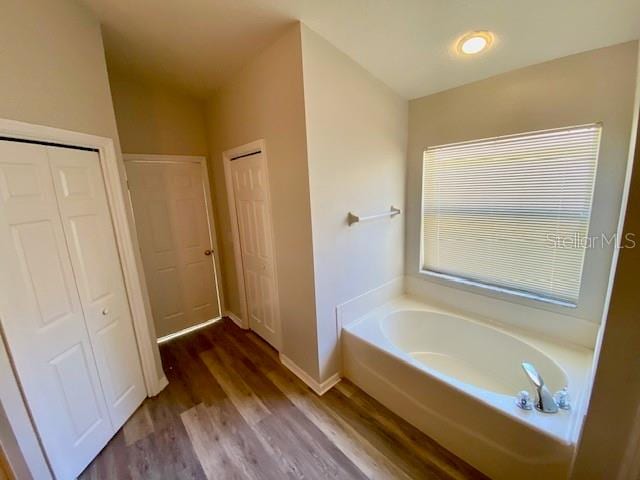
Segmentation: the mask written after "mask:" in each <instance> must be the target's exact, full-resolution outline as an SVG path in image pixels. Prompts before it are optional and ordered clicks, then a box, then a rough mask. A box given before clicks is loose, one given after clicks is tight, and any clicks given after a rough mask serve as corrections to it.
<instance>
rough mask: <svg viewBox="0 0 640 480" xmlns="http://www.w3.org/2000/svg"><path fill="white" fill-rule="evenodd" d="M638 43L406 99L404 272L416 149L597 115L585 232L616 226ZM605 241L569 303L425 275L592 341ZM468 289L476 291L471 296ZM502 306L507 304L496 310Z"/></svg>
mask: <svg viewBox="0 0 640 480" xmlns="http://www.w3.org/2000/svg"><path fill="white" fill-rule="evenodd" d="M637 50H638V43H637V42H629V43H625V44H621V45H617V46H613V47H608V48H603V49H599V50H593V51H590V52H586V53H582V54H578V55H572V56H569V57H565V58H561V59H557V60H553V61H550V62H546V63H541V64H538V65H533V66H530V67H526V68H522V69H519V70H515V71H512V72H508V73H505V74H502V75H498V76H496V77H492V78H489V79H487V80H483V81H479V82H475V83H472V84H469V85H465V86H462V87H459V88H455V89H452V90H447V91H445V92H441V93H437V94H434V95H431V96H428V97H424V98H420V99H417V100H413V101H411V102H410V104H409V148H408V181H407V199H408V202H407V228H406V248H407V255H406V265H405V268H406V271H407V273H408V274H409V275H412V276H414V277H424V276H423V275H420V274H419V273H418V268H419V241H420V240H419V237H420V222H421V221H420V214H421V213H420V212H421V202H420V201H419V200H418V199H419V198H420V192H421V188H422V185H421V178H422V152H423V150H424V148H425V147H427V146H431V145H440V144H446V143H451V142H459V141H465V140H473V139H478V138H484V137H492V136H497V135H506V134H513V133H519V132H527V131H533V130H542V129H549V128H556V127H565V126H571V125H580V124H585V123H592V122H602V124H603V135H602V142H601V150H600V157H599V165H598V171H597V179H596V182H597V184H596V190H595V197H594V209H593V212H592V218H591V232H590V233H591V234H597V233H599V232H607V233H613V232H615V231H616V227H617V222H618V218H619V212H620V202H621V195H622V187H623V184H624V180H625V172H626V165H627V159H628V146H629V144H628V142H629V138H630V134H631V126H632V119H633V101H634V92H635V78H636V77H635V74H636V63H637ZM612 254H613V248H612V247H609V248H598V249H591V250H589V251H588V252H587V259H586V261H585V268H584V275H583V290H582V295H581V298H580V301H579V304H578V307H577V308H576V309H568V308H564V309H562V308H561V307H553V306H545V305H542V304H540V303H539V302H538V303H534V302H533V301H530V300H522V301H520V300H514V299H509V300H510V301H509V303H507V302H496V300H495V298H498V299H500V298H502V299H504V298H505V297H504V296H503V297H500V296H499V295H498V296H497V297H496V296H495V295H493V297H494V298H489V296H491V295H489V294H484V295H478V294H476V293H477V290H472V289H469V288H467V289H466V290H465V288H464V287H458V288H449V287H448V286H447V285H448V284H447V283H446V282H444V281H438V280H437V279H429V280H427V279H425V280H424V281H425V283H426V285H427V286H425V289H429V291H430V292H431V293H432V295H433V296H434V297H436V298H437V299H438V300H439V301H440V302H441V303H445V304H448V305H452V306H456V307H458V308H461V309H464V308H473V309H474V310H475V311H476V313H480V312H482V313H483V314H485V315H487V316H490V317H492V318H498V319H500V320H504V321H511V322H517V323H518V324H519V325H520V326H523V327H526V328H531V329H539V330H542V331H544V332H545V333H546V334H557V335H559V336H563V337H564V338H569V339H570V340H572V341H574V342H576V343H581V344H584V345H585V346H590V347H593V344H594V341H595V337H596V334H597V328H598V325H597V324H598V322H599V321H600V317H601V315H602V310H603V305H604V300H605V293H606V286H607V282H608V278H609V271H610V265H611V257H612ZM473 292H476V293H473ZM504 305H509V306H508V308H504Z"/></svg>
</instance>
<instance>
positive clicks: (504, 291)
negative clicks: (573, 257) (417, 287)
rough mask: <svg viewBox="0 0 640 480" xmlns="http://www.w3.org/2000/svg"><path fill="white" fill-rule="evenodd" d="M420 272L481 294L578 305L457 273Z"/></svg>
mask: <svg viewBox="0 0 640 480" xmlns="http://www.w3.org/2000/svg"><path fill="white" fill-rule="evenodd" d="M419 273H420V274H421V275H423V276H425V277H429V278H437V279H440V280H443V281H444V282H443V283H445V284H446V285H448V286H450V287H452V288H457V287H460V286H464V287H467V288H465V290H467V289H468V290H472V291H473V292H475V293H479V294H487V293H492V294H498V295H500V296H504V297H505V300H510V299H511V300H515V299H527V300H533V301H534V302H541V303H545V304H548V305H555V306H559V307H563V308H571V309H575V308H576V307H577V305H576V304H575V303H572V302H567V301H563V300H557V299H553V298H548V297H543V296H540V295H536V294H535V293H529V292H524V291H521V290H514V289H510V288H504V287H499V286H497V285H491V284H488V283H482V282H476V281H474V280H469V279H466V278H461V277H456V276H455V275H448V274H446V273H440V272H434V271H432V270H424V269H422V268H421V269H420V270H419Z"/></svg>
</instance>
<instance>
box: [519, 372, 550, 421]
mask: <svg viewBox="0 0 640 480" xmlns="http://www.w3.org/2000/svg"><path fill="white" fill-rule="evenodd" d="M522 369H523V370H524V373H526V374H527V378H528V379H529V381H530V382H531V384H532V385H533V386H534V387H535V389H536V399H535V402H534V404H533V405H534V406H535V407H536V410H538V411H539V412H544V413H556V412H557V411H558V405H557V404H556V402H555V400H554V399H553V395H551V392H550V391H549V389H548V388H547V387H546V385H545V384H544V380H542V376H541V375H540V374H539V373H538V371H537V370H536V367H534V366H533V365H532V364H530V363H528V362H522Z"/></svg>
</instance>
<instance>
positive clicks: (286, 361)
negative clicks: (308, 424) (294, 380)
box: [280, 353, 341, 396]
mask: <svg viewBox="0 0 640 480" xmlns="http://www.w3.org/2000/svg"><path fill="white" fill-rule="evenodd" d="M280 362H281V363H282V364H283V365H284V366H285V367H287V368H288V369H289V370H291V372H293V374H294V375H295V376H296V377H298V378H299V379H300V380H302V381H303V382H304V383H305V384H306V385H307V386H308V387H309V388H310V389H311V390H313V391H314V392H315V393H316V394H318V395H320V396H322V395H324V394H325V393H327V392H328V391H329V390H331V389H332V388H333V387H334V386H335V384H336V383H338V382H339V381H340V380H341V377H340V374H339V373H334V374H333V375H331V376H330V377H329V378H327V379H326V380H325V381H324V382H322V383H319V382H316V381H315V380H314V379H313V378H312V377H311V376H310V375H309V374H308V373H307V372H305V371H304V370H302V369H301V368H300V367H299V366H298V365H296V364H295V363H294V362H293V360H291V359H290V358H288V357H286V356H285V355H283V354H282V353H281V354H280Z"/></svg>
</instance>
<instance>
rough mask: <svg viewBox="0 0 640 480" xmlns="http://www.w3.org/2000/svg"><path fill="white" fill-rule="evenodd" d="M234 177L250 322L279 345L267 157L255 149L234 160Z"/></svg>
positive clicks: (250, 324)
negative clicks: (254, 151)
mask: <svg viewBox="0 0 640 480" xmlns="http://www.w3.org/2000/svg"><path fill="white" fill-rule="evenodd" d="M231 179H232V182H233V193H234V198H235V207H236V216H237V221H238V230H239V234H240V249H241V251H242V268H243V272H244V281H245V290H246V295H247V307H248V315H249V326H250V328H251V329H252V330H254V331H255V332H256V333H257V334H258V335H260V336H261V337H262V338H264V339H265V340H266V341H267V342H269V343H270V344H271V345H273V346H274V347H275V348H276V349H279V348H280V345H279V341H280V340H279V330H280V327H279V311H278V292H277V288H276V273H275V258H274V252H273V236H272V235H273V233H272V232H273V230H272V221H271V205H270V198H269V186H268V183H267V164H266V161H265V157H264V156H263V155H262V154H261V153H256V154H253V155H250V156H247V157H242V158H238V159H236V160H232V161H231Z"/></svg>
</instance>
